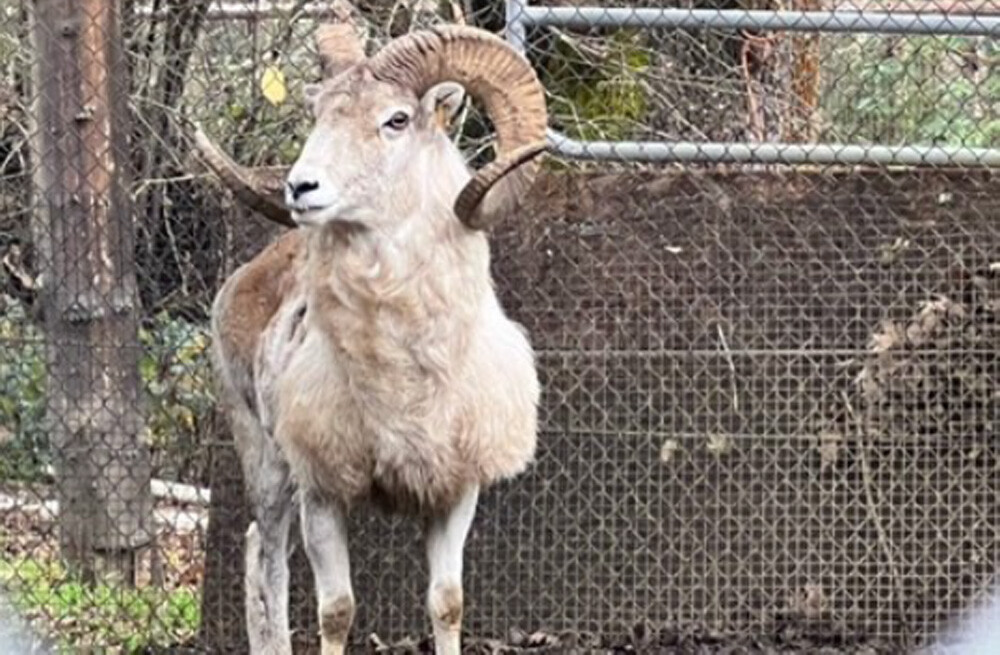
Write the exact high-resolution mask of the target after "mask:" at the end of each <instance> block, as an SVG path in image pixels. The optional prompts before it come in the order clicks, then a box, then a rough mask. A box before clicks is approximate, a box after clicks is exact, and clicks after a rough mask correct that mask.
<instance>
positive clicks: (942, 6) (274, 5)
mask: <svg viewBox="0 0 1000 655" xmlns="http://www.w3.org/2000/svg"><path fill="white" fill-rule="evenodd" d="M516 4H518V5H520V6H521V7H523V8H526V9H528V12H527V13H528V14H529V15H527V16H525V20H526V21H527V22H536V23H538V24H546V25H557V24H559V25H562V24H564V23H563V22H560V23H554V22H552V20H558V21H566V20H568V18H567V17H566V15H569V14H577V15H578V17H577V18H576V19H574V20H575V21H577V22H575V23H573V24H571V25H568V26H578V25H585V26H590V25H591V23H590V22H589V20H590V18H589V17H590V15H591V14H594V13H599V14H605V15H607V14H608V12H613V13H628V14H630V15H636V16H640V18H635V19H632V20H635V21H636V23H635V25H631V24H630V26H642V27H645V26H648V25H649V23H648V22H644V21H649V20H650V19H651V18H652V20H653V21H654V23H655V26H657V27H674V28H683V27H691V26H706V27H709V26H711V27H715V26H717V25H705V24H704V23H703V21H704V20H705V18H704V16H708V15H710V16H711V17H712V20H713V21H722V22H725V21H728V20H732V18H730V17H731V16H733V15H737V16H738V17H741V18H740V20H742V21H750V22H753V21H756V20H759V19H758V18H757V16H758V15H762V14H778V15H780V16H781V17H779V18H773V17H772V18H768V20H769V21H775V20H776V21H778V22H779V23H780V22H781V21H786V22H788V23H792V25H790V26H787V25H786V26H785V27H780V28H779V27H775V28H773V29H785V30H794V29H801V30H804V31H862V32H864V31H871V29H870V28H869V27H865V26H875V27H879V30H876V31H881V30H884V29H892V27H893V26H896V27H897V28H899V29H900V30H901V31H902V32H904V33H906V32H911V33H912V30H909V29H904V27H905V26H907V25H912V24H914V23H918V24H919V25H918V26H917V29H928V25H930V28H931V29H932V28H933V27H934V26H936V25H941V24H947V25H948V26H949V27H948V28H946V29H953V26H955V27H963V28H964V29H976V26H982V25H984V24H988V23H989V21H990V19H993V21H1000V2H998V1H997V0H934V1H932V2H925V3H922V4H919V5H916V6H914V5H913V3H909V2H906V1H905V0H899V1H897V2H893V3H888V4H875V3H874V2H872V1H871V0H836V1H828V2H827V3H825V4H826V9H825V10H821V11H812V12H803V11H752V10H712V9H683V8H665V9H649V8H645V9H642V8H640V9H629V8H616V9H612V8H603V7H579V8H578V7H545V6H534V7H530V8H529V7H528V6H527V3H524V2H518V3H516ZM334 6H335V5H334V3H331V2H318V1H317V2H307V3H305V4H304V5H301V6H297V5H296V4H295V3H291V2H287V1H274V0H245V1H243V2H240V1H238V0H231V1H227V2H218V3H213V4H212V5H211V6H210V7H209V8H208V9H207V10H206V14H205V18H206V19H208V20H215V21H225V20H262V19H268V18H278V17H287V16H289V15H292V14H293V13H294V15H296V16H299V17H308V18H326V17H329V16H332V15H333V14H334ZM136 11H137V13H138V15H139V16H142V17H153V16H165V15H166V14H167V13H168V12H169V11H170V8H169V7H160V8H158V9H154V7H153V6H152V5H150V4H143V5H140V6H139V7H137V9H136ZM581 12H582V14H581ZM542 14H544V16H543V15H542ZM652 14H660V17H659V18H657V17H656V16H652ZM674 14H677V15H681V14H683V15H685V16H687V18H686V21H685V24H678V23H676V18H675V17H674ZM805 14H809V15H811V16H812V17H811V18H808V17H807V18H801V16H802V15H805ZM612 15H613V14H612ZM851 15H853V17H852V16H851ZM580 16H582V17H580ZM796 16H799V18H795V17H796ZM960 18H962V19H965V20H964V22H963V21H959V20H958V19H960ZM889 19H892V20H889ZM602 20H603V19H602ZM845 20H847V23H846V27H844V26H845ZM929 20H931V21H934V22H933V23H932V24H930V23H928V21H929ZM664 21H668V22H669V21H673V22H670V24H665V23H664ZM817 21H818V23H819V24H820V28H819V29H817V28H816V27H815V24H816V22H817ZM984 22H985V23H984ZM616 24H617V23H616ZM969 24H972V25H971V26H970V25H969ZM980 29H987V30H988V31H987V33H986V34H985V35H986V36H990V35H996V34H997V33H998V32H996V31H992V30H995V29H996V28H995V27H994V28H984V27H980ZM916 33H925V32H916ZM933 33H938V32H933ZM946 33H949V34H950V33H954V32H953V31H949V32H946ZM963 33H967V32H963ZM976 33H978V32H976ZM976 33H972V35H976Z"/></svg>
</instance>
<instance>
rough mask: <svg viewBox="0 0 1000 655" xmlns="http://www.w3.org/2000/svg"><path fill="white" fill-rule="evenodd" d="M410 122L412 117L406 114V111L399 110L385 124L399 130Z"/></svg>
mask: <svg viewBox="0 0 1000 655" xmlns="http://www.w3.org/2000/svg"><path fill="white" fill-rule="evenodd" d="M409 123H410V117H409V116H408V115H407V114H406V112H402V111H397V112H396V113H395V114H393V115H392V117H391V118H389V120H387V121H386V122H385V125H386V127H389V128H392V129H394V130H397V131H399V130H402V129H403V128H404V127H406V126H407V125H409Z"/></svg>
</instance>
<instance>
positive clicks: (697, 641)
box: [368, 631, 903, 655]
mask: <svg viewBox="0 0 1000 655" xmlns="http://www.w3.org/2000/svg"><path fill="white" fill-rule="evenodd" d="M368 652H372V653H379V654H383V653H384V654H387V655H424V654H428V653H433V652H434V651H433V644H432V642H431V640H430V638H425V639H423V640H421V641H419V642H417V641H414V640H405V641H402V642H398V643H395V644H385V643H382V642H381V641H380V640H378V638H377V637H374V636H373V637H372V638H370V640H369V649H368ZM463 652H464V653H466V654H468V655H514V654H520V653H525V654H530V655H535V654H538V655H541V654H546V655H548V654H556V653H559V654H563V653H565V654H567V655H568V654H570V653H573V654H576V653H580V654H584V653H585V654H588V655H589V654H594V655H596V654H602V655H603V654H608V655H618V654H619V653H621V654H624V653H649V654H650V655H652V654H657V655H778V654H781V655H798V654H805V653H809V654H810V655H882V654H888V653H902V652H903V651H902V650H900V649H899V648H898V647H896V646H892V645H890V644H887V643H878V642H875V641H864V642H845V641H843V640H835V639H827V640H816V639H811V638H808V637H805V636H801V635H795V634H794V633H791V632H789V633H788V634H784V635H777V636H771V637H755V636H747V637H735V636H726V635H721V634H690V635H679V634H676V633H671V632H663V633H658V634H649V635H644V634H639V635H636V637H635V638H632V639H620V640H614V639H608V638H605V637H601V636H599V635H587V634H579V633H573V632H565V633H562V634H559V635H554V634H546V633H540V632H539V633H533V634H530V635H529V634H525V633H521V632H518V631H513V632H512V634H511V635H510V636H509V638H508V639H507V640H503V641H500V640H492V639H488V640H483V639H474V638H466V639H465V642H464V647H463Z"/></svg>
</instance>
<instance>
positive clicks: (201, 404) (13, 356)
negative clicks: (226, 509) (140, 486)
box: [0, 299, 215, 481]
mask: <svg viewBox="0 0 1000 655" xmlns="http://www.w3.org/2000/svg"><path fill="white" fill-rule="evenodd" d="M4 304H5V306H6V309H5V311H4V313H3V315H2V316H0V344H2V348H3V355H4V356H3V357H2V358H0V434H2V435H3V437H4V439H3V444H2V445H0V478H6V479H19V480H36V479H38V478H39V477H40V476H41V475H42V473H43V471H44V469H45V466H46V465H48V464H50V463H51V461H52V452H51V444H50V442H49V438H48V431H47V429H46V427H45V343H44V340H43V337H42V334H41V332H40V331H39V330H38V328H37V327H35V326H34V325H33V324H32V323H31V322H30V321H29V319H28V317H27V316H26V315H25V311H24V308H23V307H22V306H21V305H20V304H19V303H16V302H15V301H12V300H9V299H7V300H5V301H4ZM139 340H140V343H141V344H142V346H143V352H142V355H141V357H140V360H139V372H140V377H141V380H142V385H143V394H144V398H145V406H144V412H145V417H146V425H145V430H144V432H143V435H142V437H143V439H144V441H145V443H146V444H148V445H149V447H150V448H151V451H152V455H153V463H154V474H155V475H157V476H159V477H166V478H169V479H181V480H185V481H196V480H197V478H198V477H199V475H200V464H201V463H202V460H203V459H204V458H203V457H202V454H203V453H202V451H201V442H202V437H203V435H204V434H205V432H206V430H207V425H208V420H209V417H210V416H211V412H212V408H213V406H214V404H215V400H214V396H213V393H212V377H211V365H210V361H209V353H208V343H209V337H208V330H207V328H206V327H205V326H204V325H200V324H196V323H192V322H189V321H186V320H183V319H178V318H172V317H169V316H167V315H166V314H161V315H159V316H157V317H155V318H154V319H153V320H152V321H151V323H150V325H149V326H147V327H145V328H142V329H140V332H139Z"/></svg>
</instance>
